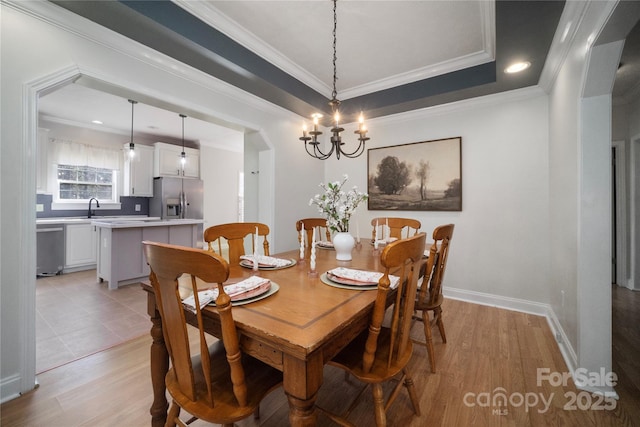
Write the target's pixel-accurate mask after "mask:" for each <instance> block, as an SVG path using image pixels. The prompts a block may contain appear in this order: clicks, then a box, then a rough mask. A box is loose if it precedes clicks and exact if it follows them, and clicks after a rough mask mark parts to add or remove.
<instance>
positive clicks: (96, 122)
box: [91, 120, 102, 125]
mask: <svg viewBox="0 0 640 427" xmlns="http://www.w3.org/2000/svg"><path fill="white" fill-rule="evenodd" d="M91 123H94V124H96V125H101V124H102V122H101V121H100V120H91Z"/></svg>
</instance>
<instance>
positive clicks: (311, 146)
mask: <svg viewBox="0 0 640 427" xmlns="http://www.w3.org/2000/svg"><path fill="white" fill-rule="evenodd" d="M337 1H338V0H333V92H332V93H331V97H332V98H331V101H329V105H330V106H331V112H332V114H333V120H334V122H333V127H332V128H331V134H332V135H331V149H330V150H329V152H327V153H323V152H322V150H320V148H319V145H320V142H319V141H318V136H319V135H322V132H320V131H319V130H318V122H319V120H320V118H321V117H322V114H319V113H315V114H313V115H312V116H311V118H312V119H313V130H310V131H307V125H304V126H303V127H302V137H300V141H304V148H305V150H307V154H309V155H310V156H311V157H315V158H316V159H319V160H326V159H328V158H329V157H331V155H332V154H333V152H334V151H335V153H336V158H337V159H338V160H340V156H341V155H343V156H345V157H349V158H355V157H358V156H360V155H361V154H362V153H364V146H365V141H367V140H369V138H367V128H366V126H365V125H364V116H363V115H362V112H361V113H360V118H359V120H358V129H357V130H356V131H354V133H355V134H357V135H358V141H360V142H359V144H358V147H357V148H356V149H355V150H354V151H352V152H350V153H348V152H346V151H343V150H342V146H343V145H344V142H342V138H341V136H340V132H342V131H344V128H341V127H340V124H339V123H340V112H339V111H338V107H339V106H340V101H339V100H338V92H337V91H336V80H337V72H336V60H337V56H336V28H337V26H338V19H337V15H336V4H337Z"/></svg>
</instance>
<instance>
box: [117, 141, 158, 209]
mask: <svg viewBox="0 0 640 427" xmlns="http://www.w3.org/2000/svg"><path fill="white" fill-rule="evenodd" d="M124 149H125V152H128V151H129V144H124ZM154 153H155V150H154V148H153V147H149V146H146V145H140V144H136V148H135V156H134V157H133V158H131V157H129V156H127V157H126V160H125V162H124V163H125V164H124V191H123V196H136V197H153V159H154Z"/></svg>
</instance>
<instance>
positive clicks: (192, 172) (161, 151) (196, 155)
mask: <svg viewBox="0 0 640 427" xmlns="http://www.w3.org/2000/svg"><path fill="white" fill-rule="evenodd" d="M154 146H155V150H156V151H155V157H154V164H153V176H155V177H158V176H173V177H179V178H200V151H199V150H196V149H194V148H187V147H185V149H184V152H185V154H186V162H185V164H184V169H183V167H182V163H181V162H180V153H182V147H180V146H177V145H172V144H166V143H164V142H156V143H155V144H154Z"/></svg>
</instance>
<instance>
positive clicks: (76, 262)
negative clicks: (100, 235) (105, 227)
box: [64, 223, 97, 272]
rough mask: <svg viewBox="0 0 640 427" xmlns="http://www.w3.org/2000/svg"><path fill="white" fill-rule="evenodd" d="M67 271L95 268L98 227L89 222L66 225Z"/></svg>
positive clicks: (65, 259) (65, 263)
mask: <svg viewBox="0 0 640 427" xmlns="http://www.w3.org/2000/svg"><path fill="white" fill-rule="evenodd" d="M64 236H65V257H64V269H65V272H69V271H79V270H86V269H89V268H94V267H95V265H96V258H97V257H96V255H97V237H96V236H97V232H96V227H94V226H93V225H91V224H90V223H89V224H66V225H65V232H64Z"/></svg>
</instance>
